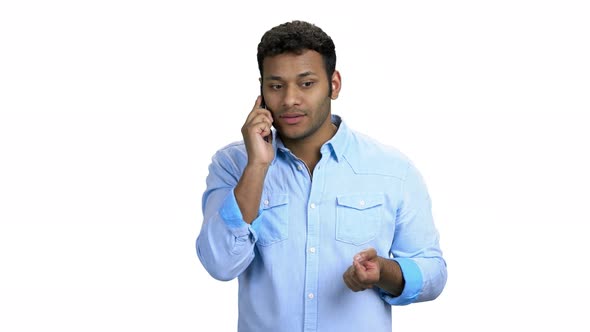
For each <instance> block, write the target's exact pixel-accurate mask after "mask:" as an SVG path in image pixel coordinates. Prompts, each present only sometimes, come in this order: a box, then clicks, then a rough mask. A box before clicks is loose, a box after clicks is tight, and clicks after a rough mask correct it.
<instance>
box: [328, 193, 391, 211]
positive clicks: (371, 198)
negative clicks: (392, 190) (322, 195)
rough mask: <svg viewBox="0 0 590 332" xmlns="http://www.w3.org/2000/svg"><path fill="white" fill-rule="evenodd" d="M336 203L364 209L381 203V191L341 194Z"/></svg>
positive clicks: (382, 198) (382, 200)
mask: <svg viewBox="0 0 590 332" xmlns="http://www.w3.org/2000/svg"><path fill="white" fill-rule="evenodd" d="M336 199H337V201H338V205H340V206H346V207H350V208H353V209H357V210H365V209H369V208H372V207H375V206H379V205H381V204H383V202H384V200H385V198H384V197H383V193H358V194H348V195H341V196H338V197H337V198H336Z"/></svg>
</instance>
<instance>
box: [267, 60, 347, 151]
mask: <svg viewBox="0 0 590 332" xmlns="http://www.w3.org/2000/svg"><path fill="white" fill-rule="evenodd" d="M262 64H263V66H262V68H263V77H262V91H263V95H264V100H265V102H266V105H267V108H268V109H269V110H270V111H271V113H272V116H273V119H274V123H273V126H274V127H275V128H276V129H277V131H278V132H279V134H280V135H281V138H282V139H283V141H285V143H287V141H301V140H308V139H312V140H313V139H314V138H315V137H317V138H318V139H321V138H322V137H324V136H325V135H326V134H327V133H333V129H332V128H331V121H330V115H331V113H330V102H331V99H332V98H336V97H337V96H338V93H339V91H340V75H339V74H338V72H335V73H334V75H333V76H332V77H331V78H330V79H328V77H327V74H326V70H325V68H324V62H323V59H322V55H321V54H319V53H318V52H316V51H312V50H307V51H304V52H303V53H301V54H299V55H297V54H294V53H284V54H279V55H276V56H273V57H267V58H265V59H264V61H263V63H262ZM330 85H332V95H331V96H330V95H329V86H330ZM330 135H331V134H330Z"/></svg>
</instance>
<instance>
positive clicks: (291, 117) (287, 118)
mask: <svg viewBox="0 0 590 332" xmlns="http://www.w3.org/2000/svg"><path fill="white" fill-rule="evenodd" d="M304 116H305V114H302V113H285V114H282V115H281V116H280V118H281V120H283V121H284V122H285V123H287V124H290V125H294V124H297V123H299V121H301V120H302V119H303V117H304Z"/></svg>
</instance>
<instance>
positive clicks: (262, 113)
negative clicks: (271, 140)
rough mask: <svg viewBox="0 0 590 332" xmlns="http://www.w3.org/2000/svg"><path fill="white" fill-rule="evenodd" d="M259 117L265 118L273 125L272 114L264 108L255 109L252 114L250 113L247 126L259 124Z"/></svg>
mask: <svg viewBox="0 0 590 332" xmlns="http://www.w3.org/2000/svg"><path fill="white" fill-rule="evenodd" d="M258 117H264V118H265V119H267V120H268V121H269V123H271V124H272V123H273V118H272V114H271V113H270V111H269V110H267V109H264V108H255V109H253V110H252V112H250V114H248V117H247V118H246V122H245V125H248V124H252V123H256V122H259V121H260V120H257V118H258Z"/></svg>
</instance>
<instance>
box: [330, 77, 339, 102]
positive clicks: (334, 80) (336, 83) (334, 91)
mask: <svg viewBox="0 0 590 332" xmlns="http://www.w3.org/2000/svg"><path fill="white" fill-rule="evenodd" d="M330 84H332V95H331V96H330V98H332V99H337V98H338V95H339V94H340V88H341V87H342V78H341V77H340V72H339V71H337V70H334V74H332V80H331V82H330Z"/></svg>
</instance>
